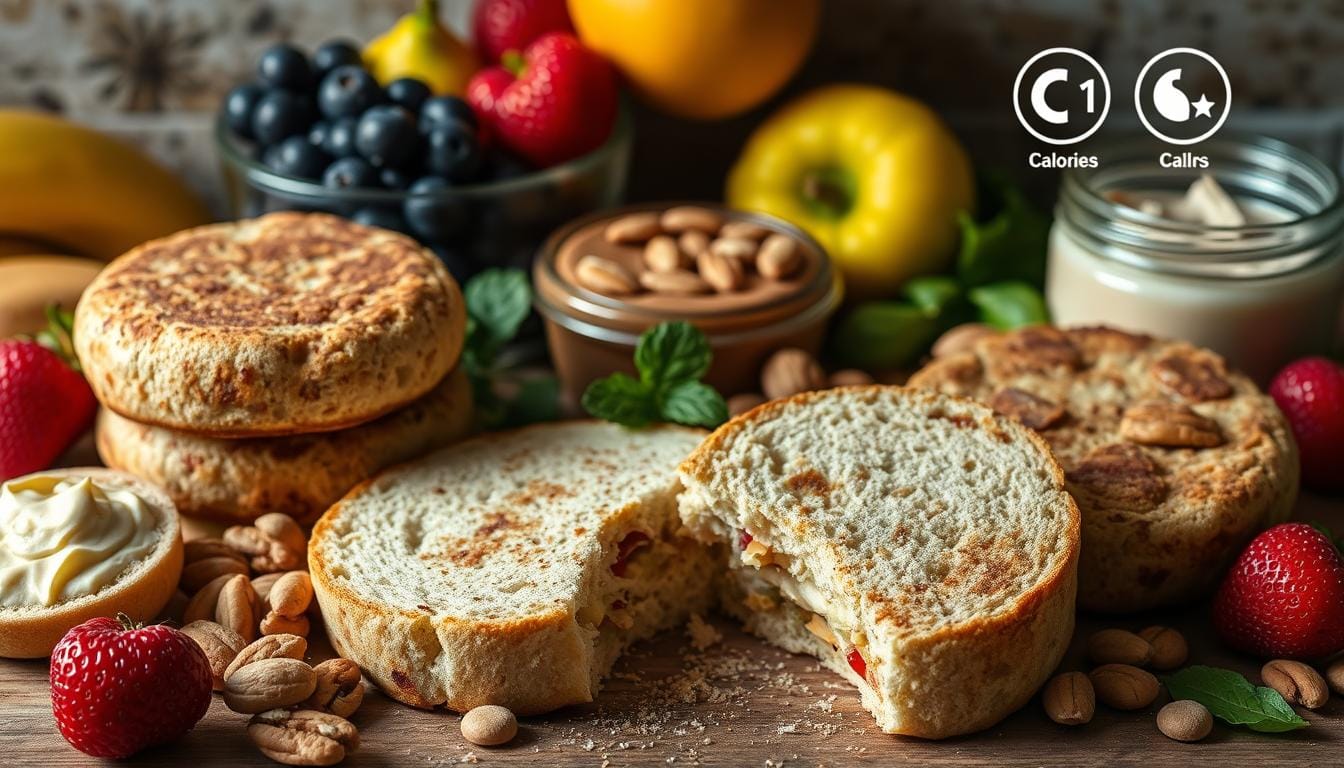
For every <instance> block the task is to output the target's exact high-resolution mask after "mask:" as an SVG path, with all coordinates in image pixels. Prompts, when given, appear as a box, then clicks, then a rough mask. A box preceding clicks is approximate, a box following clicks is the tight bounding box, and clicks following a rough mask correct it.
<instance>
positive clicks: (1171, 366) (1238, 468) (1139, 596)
mask: <svg viewBox="0 0 1344 768" xmlns="http://www.w3.org/2000/svg"><path fill="white" fill-rule="evenodd" d="M1042 350H1044V352H1042ZM910 385H911V386H916V387H925V388H929V389H936V390H938V391H941V392H945V393H950V394H955V395H962V396H968V397H974V398H977V399H980V400H983V401H988V402H990V403H991V404H994V395H995V393H997V392H1000V391H1002V390H1003V389H1004V388H1005V387H1012V388H1015V389H1018V390H1021V391H1023V392H1026V393H1028V394H1030V395H1031V396H1032V397H1035V398H1038V399H1041V400H1044V401H1048V402H1051V403H1055V404H1058V405H1060V406H1062V408H1063V409H1064V411H1065V416H1064V418H1062V419H1059V420H1057V421H1054V422H1051V423H1048V424H1041V425H1040V426H1039V427H1038V428H1039V429H1040V430H1041V435H1042V436H1043V437H1044V438H1045V439H1046V440H1047V441H1048V442H1049V444H1050V447H1051V449H1052V450H1053V451H1054V454H1055V456H1056V457H1057V458H1058V459H1059V462H1060V464H1062V465H1063V467H1064V470H1065V473H1066V477H1067V480H1068V489H1069V492H1070V493H1072V494H1073V495H1074V497H1075V498H1076V499H1077V501H1078V505H1079V507H1080V508H1081V510H1082V514H1083V549H1082V561H1081V563H1080V565H1079V593H1078V596H1079V604H1080V605H1081V606H1082V607H1084V608H1087V609H1089V610H1097V611H1106V612H1126V611H1136V610H1143V609H1146V608H1152V607H1156V606H1161V605H1170V604H1175V603H1180V602H1183V601H1186V600H1190V599H1193V598H1195V597H1197V596H1199V595H1200V594H1203V593H1204V592H1206V591H1207V590H1208V589H1209V588H1210V587H1211V586H1212V584H1213V579H1215V578H1216V576H1217V574H1218V573H1220V572H1221V570H1222V567H1223V566H1225V565H1226V563H1227V561H1228V559H1230V558H1231V557H1232V556H1233V555H1234V554H1235V553H1236V552H1237V551H1238V550H1239V549H1240V547H1241V546H1242V545H1243V544H1244V543H1245V542H1246V541H1247V540H1248V539H1249V538H1250V537H1251V536H1252V535H1254V533H1255V532H1256V531H1258V530H1260V529H1261V528H1263V527H1265V526H1267V525H1270V524H1272V523H1274V522H1277V521H1280V520H1283V519H1284V518H1285V517H1286V516H1287V514H1288V511H1289V510H1290V508H1291V506H1292V503H1293V500H1294V499H1295V497H1296V494H1297V480H1296V478H1297V452H1296V447H1295V445H1294V444H1293V442H1292V437H1291V434H1290V433H1289V431H1288V428H1287V424H1286V422H1285V421H1284V419H1283V416H1282V415H1281V414H1280V413H1279V411H1278V408H1277V407H1275V405H1274V403H1273V401H1272V400H1270V399H1269V398H1268V397H1267V396H1265V395H1264V394H1262V393H1261V392H1260V391H1259V390H1258V389H1257V388H1256V387H1255V385H1254V384H1253V383H1252V382H1251V381H1250V380H1249V379H1247V378H1246V377H1244V376H1242V375H1241V374H1239V373H1236V372H1235V371H1231V370H1229V369H1228V367H1227V364H1226V363H1225V362H1224V361H1223V359H1222V358H1221V357H1219V356H1217V355H1216V354H1214V353H1213V352H1210V351H1208V350H1204V349H1200V348H1197V347H1194V346H1192V345H1190V344H1185V343H1182V342H1174V341H1163V340H1157V339H1152V338H1150V337H1147V336H1141V335H1136V334H1129V333H1125V332H1123V331H1119V330H1115V329H1111V328H1075V329H1067V330H1063V331H1061V330H1058V329H1050V328H1039V327H1038V328H1028V329H1023V330H1020V331H1016V332H1013V333H1007V334H1001V335H998V336H994V337H989V338H986V339H982V340H980V341H978V342H977V344H976V345H975V350H974V351H973V352H970V353H965V354H963V355H959V356H956V357H950V358H943V359H938V360H934V361H933V362H931V363H930V364H929V365H928V366H926V367H925V368H924V369H923V370H921V371H919V372H918V373H916V374H915V375H914V376H913V377H911V379H910ZM1000 404H1002V403H1000Z"/></svg>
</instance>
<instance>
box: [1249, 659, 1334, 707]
mask: <svg viewBox="0 0 1344 768" xmlns="http://www.w3.org/2000/svg"><path fill="white" fill-rule="evenodd" d="M1260 679H1261V680H1264V681H1265V685H1267V686H1269V687H1270V688H1273V689H1274V690H1276V691H1278V692H1279V693H1280V694H1282V695H1283V698H1284V700H1285V701H1287V702H1288V703H1289V704H1300V705H1302V706H1304V707H1306V708H1307V709H1319V708H1320V707H1323V706H1325V703H1326V702H1327V701H1329V700H1330V688H1329V687H1327V686H1326V684H1325V678H1323V677H1321V673H1320V672H1317V671H1316V670H1315V669H1313V668H1312V667H1311V666H1310V665H1308V664H1304V663H1302V662H1300V661H1293V660H1291V659H1274V660H1273V661H1271V662H1269V663H1267V664H1265V666H1264V667H1261V669H1260Z"/></svg>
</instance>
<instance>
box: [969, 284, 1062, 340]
mask: <svg viewBox="0 0 1344 768" xmlns="http://www.w3.org/2000/svg"><path fill="white" fill-rule="evenodd" d="M970 299H971V303H972V304H974V305H975V306H976V308H977V309H979V310H980V319H981V321H982V322H985V323H988V324H989V325H991V326H993V327H995V328H998V329H999V330H1002V331H1010V330H1012V329H1014V328H1020V327H1022V326H1024V325H1040V324H1042V323H1048V322H1050V312H1049V311H1048V310H1047V309H1046V308H1045V299H1044V298H1042V297H1041V292H1040V291H1038V290H1036V289H1035V288H1034V287H1032V286H1030V285H1028V284H1026V283H1020V282H1008V283H995V284H993V285H985V286H981V287H979V288H973V289H971V292H970Z"/></svg>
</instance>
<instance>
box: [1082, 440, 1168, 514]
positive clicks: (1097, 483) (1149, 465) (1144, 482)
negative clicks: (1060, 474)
mask: <svg viewBox="0 0 1344 768" xmlns="http://www.w3.org/2000/svg"><path fill="white" fill-rule="evenodd" d="M1160 471H1161V470H1160V468H1159V467H1158V466H1157V464H1156V463H1154V462H1153V460H1152V459H1150V458H1148V456H1147V454H1145V453H1144V452H1143V449H1141V448H1139V447H1137V446H1134V445H1127V444H1124V443H1112V444H1111V445H1103V446H1101V447H1100V448H1096V449H1093V450H1092V451H1091V452H1090V453H1088V454H1087V456H1085V457H1083V460H1082V461H1081V462H1079V463H1078V464H1077V466H1075V467H1074V468H1073V469H1071V470H1069V471H1068V473H1067V479H1068V482H1069V484H1070V486H1072V487H1070V489H1069V490H1070V491H1071V492H1073V493H1074V495H1075V496H1079V495H1081V496H1083V497H1084V498H1087V499H1088V500H1090V501H1093V502H1096V503H1097V505H1099V506H1108V507H1118V508H1121V509H1134V510H1146V509H1152V508H1153V507H1155V506H1157V505H1158V504H1161V503H1162V501H1163V500H1164V499H1166V497H1167V482H1166V480H1164V479H1162V476H1161V474H1160ZM1079 501H1080V506H1084V504H1083V503H1082V501H1083V500H1082V499H1079Z"/></svg>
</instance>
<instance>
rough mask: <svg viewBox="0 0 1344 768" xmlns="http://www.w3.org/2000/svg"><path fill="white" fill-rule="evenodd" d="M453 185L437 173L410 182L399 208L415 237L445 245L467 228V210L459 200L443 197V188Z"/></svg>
mask: <svg viewBox="0 0 1344 768" xmlns="http://www.w3.org/2000/svg"><path fill="white" fill-rule="evenodd" d="M452 186H453V185H452V184H450V183H449V182H448V180H447V179H445V178H441V177H439V176H425V177H423V178H419V179H416V180H415V182H414V183H413V184H411V186H410V188H409V189H408V190H407V197H406V202H405V203H404V204H403V206H402V207H403V213H404V214H405V215H406V222H407V223H408V224H410V225H411V231H412V232H414V233H415V234H416V236H417V237H419V238H421V239H422V240H425V241H426V242H430V243H438V244H444V243H447V242H448V241H450V240H452V239H453V238H454V237H456V236H457V235H459V234H461V233H462V231H463V229H465V228H466V224H467V213H466V208H465V207H464V206H463V204H462V202H461V201H453V200H446V199H443V190H447V189H451V188H452Z"/></svg>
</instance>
